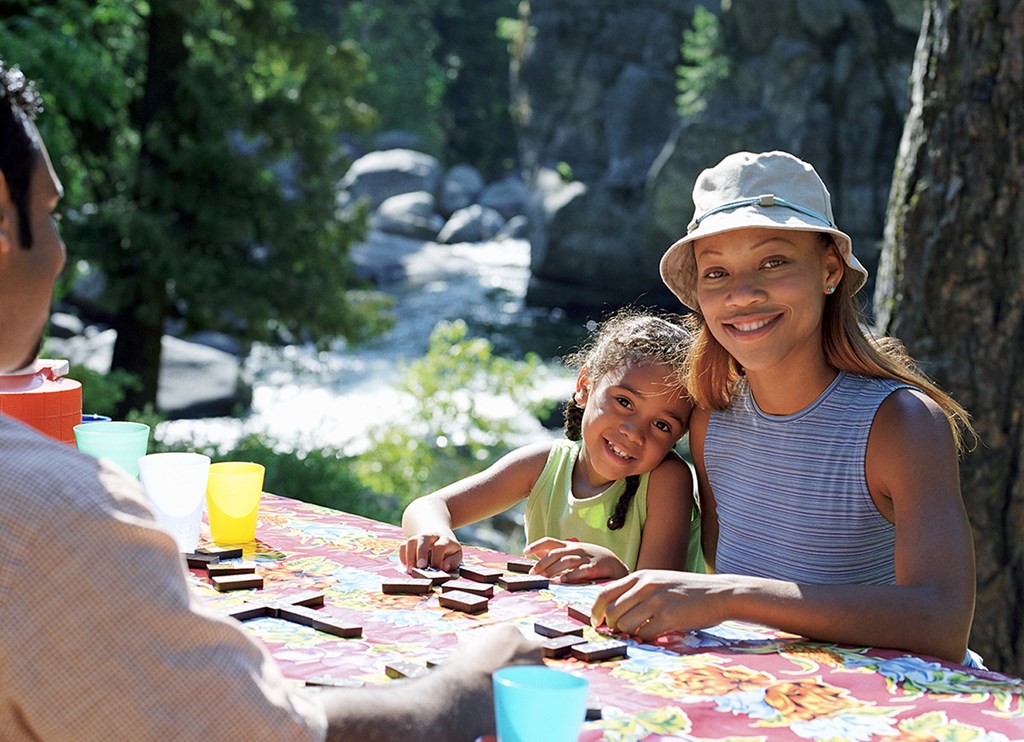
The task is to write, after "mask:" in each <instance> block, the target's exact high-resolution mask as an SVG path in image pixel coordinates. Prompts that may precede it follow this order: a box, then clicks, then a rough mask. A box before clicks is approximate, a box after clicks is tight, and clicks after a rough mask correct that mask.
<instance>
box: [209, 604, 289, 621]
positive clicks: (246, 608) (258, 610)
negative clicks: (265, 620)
mask: <svg viewBox="0 0 1024 742" xmlns="http://www.w3.org/2000/svg"><path fill="white" fill-rule="evenodd" d="M220 614H221V615H222V616H230V617H231V618H233V619H235V620H236V621H248V620H249V619H250V618H262V617H263V616H270V615H275V614H276V609H275V614H272V613H271V608H270V605H268V604H267V603H249V602H245V603H240V604H239V605H235V606H231V607H230V608H223V609H221V610H220Z"/></svg>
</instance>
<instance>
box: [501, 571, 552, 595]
mask: <svg viewBox="0 0 1024 742" xmlns="http://www.w3.org/2000/svg"><path fill="white" fill-rule="evenodd" d="M550 583H551V581H550V580H549V579H548V578H547V577H544V576H543V575H502V576H501V577H499V578H498V584H499V585H500V586H501V587H503V588H505V589H506V590H508V591H509V592H510V593H514V592H518V591H520V590H543V589H544V588H546V587H547V586H548V585H549V584H550Z"/></svg>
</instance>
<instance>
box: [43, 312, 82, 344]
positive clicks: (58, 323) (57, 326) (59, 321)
mask: <svg viewBox="0 0 1024 742" xmlns="http://www.w3.org/2000/svg"><path fill="white" fill-rule="evenodd" d="M84 330H85V323H84V322H82V320H80V319H79V318H78V317H76V316H75V315H73V314H68V313H67V312H54V313H53V314H51V315H50V337H55V338H70V337H74V336H75V335H81V334H82V332H83V331H84Z"/></svg>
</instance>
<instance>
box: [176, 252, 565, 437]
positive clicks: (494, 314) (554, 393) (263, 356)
mask: <svg viewBox="0 0 1024 742" xmlns="http://www.w3.org/2000/svg"><path fill="white" fill-rule="evenodd" d="M351 256H352V259H353V262H354V263H355V265H356V267H357V269H358V270H359V272H360V273H361V274H362V275H364V276H367V277H369V278H371V279H372V280H373V281H374V283H375V284H376V286H377V288H378V290H380V291H381V292H383V293H385V294H387V295H388V296H389V297H391V299H392V300H393V302H394V308H393V312H394V317H395V323H394V326H393V327H392V329H391V330H390V331H389V332H387V333H386V334H385V335H383V336H381V337H379V338H376V339H374V340H373V341H371V342H367V343H364V344H361V345H357V346H353V345H349V344H347V343H345V342H344V341H340V340H339V341H338V342H336V343H334V344H332V346H331V347H330V349H329V350H326V351H322V350H317V349H316V348H315V347H314V346H313V345H312V344H309V345H287V346H269V345H258V346H256V347H255V348H253V351H252V353H251V354H250V356H249V357H248V359H247V360H246V372H247V374H248V375H249V377H250V378H251V380H252V383H253V403H252V409H251V412H250V413H249V414H248V415H246V416H245V417H244V418H205V419H199V420H172V421H168V422H165V423H162V424H161V427H160V429H159V435H160V436H161V438H163V439H165V440H169V441H170V440H176V439H182V438H191V439H192V440H195V441H209V442H216V443H231V442H232V441H234V440H237V439H238V438H239V437H241V436H243V435H246V434H259V435H261V436H264V437H266V438H267V439H272V440H273V441H275V442H276V444H275V445H277V446H278V447H279V448H281V449H282V450H309V449H312V448H318V447H325V446H334V447H338V448H340V449H342V450H343V451H344V452H345V453H349V454H352V453H357V452H360V451H362V450H364V449H365V447H366V443H367V441H366V432H367V429H368V428H369V427H370V426H371V425H373V424H376V423H380V422H382V421H385V420H391V419H397V418H398V417H399V416H400V415H401V414H402V410H403V399H402V395H401V394H400V393H399V392H397V391H396V389H395V383H396V381H397V380H398V378H399V374H400V366H401V364H402V362H405V361H410V360H412V359H415V358H418V357H420V356H422V355H423V353H424V352H425V351H426V348H427V341H428V338H429V336H430V332H431V330H432V329H433V327H434V326H435V325H436V324H437V323H438V322H440V321H442V320H454V319H457V318H462V319H465V320H466V322H467V324H468V325H469V327H470V333H471V335H474V336H482V337H486V338H487V339H488V340H490V341H491V342H492V343H493V344H494V347H495V351H496V352H499V353H502V354H503V355H511V356H513V357H515V356H519V355H521V353H522V352H523V351H527V350H533V351H536V352H538V353H540V354H541V356H542V357H543V358H545V359H547V360H548V362H547V363H546V365H545V369H546V373H545V374H544V375H543V378H541V379H539V380H538V385H537V394H538V395H542V398H552V399H566V398H568V396H569V394H570V392H571V389H572V378H573V376H572V374H571V373H569V372H567V371H566V370H565V369H563V368H562V367H561V365H560V363H559V362H558V358H559V356H560V355H562V354H564V353H566V352H567V351H569V350H571V349H572V348H573V347H574V346H575V344H576V343H578V342H579V339H580V337H581V333H582V332H583V328H582V323H581V322H580V321H578V320H577V321H573V320H571V319H569V318H568V317H566V316H565V314H564V313H562V312H560V311H557V310H556V311H549V310H543V309H536V308H529V307H526V306H525V303H524V297H525V294H526V286H527V282H528V280H529V263H530V245H529V242H527V241H525V240H504V241H500V242H489V243H482V244H466V243H463V244H457V245H442V244H437V243H433V242H421V241H418V240H411V239H405V238H402V237H396V236H394V235H385V234H382V233H377V232H371V233H370V235H369V237H368V239H367V240H366V242H364V243H361V244H358V245H355V246H353V248H352V251H351ZM479 403H480V404H490V405H492V406H493V409H490V410H486V411H487V412H490V413H493V414H507V415H511V416H517V415H518V421H519V423H520V424H521V429H522V433H523V436H524V437H526V438H528V437H530V436H536V435H550V434H551V431H547V430H545V429H544V428H543V427H542V426H541V425H540V423H539V422H538V421H536V420H533V419H529V418H527V417H526V416H524V415H521V414H519V413H521V410H516V409H515V405H514V404H513V403H512V401H511V400H507V399H504V400H480V401H479Z"/></svg>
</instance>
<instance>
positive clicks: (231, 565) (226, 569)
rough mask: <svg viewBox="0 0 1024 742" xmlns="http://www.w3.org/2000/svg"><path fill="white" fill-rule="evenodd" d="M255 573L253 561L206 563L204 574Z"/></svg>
mask: <svg viewBox="0 0 1024 742" xmlns="http://www.w3.org/2000/svg"><path fill="white" fill-rule="evenodd" d="M255 573H256V563H255V562H220V561H218V562H215V563H213V564H207V565H206V574H207V575H209V576H210V577H213V576H214V575H251V574H255Z"/></svg>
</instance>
